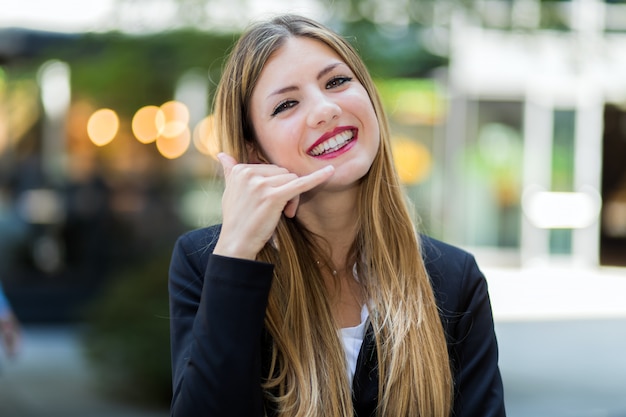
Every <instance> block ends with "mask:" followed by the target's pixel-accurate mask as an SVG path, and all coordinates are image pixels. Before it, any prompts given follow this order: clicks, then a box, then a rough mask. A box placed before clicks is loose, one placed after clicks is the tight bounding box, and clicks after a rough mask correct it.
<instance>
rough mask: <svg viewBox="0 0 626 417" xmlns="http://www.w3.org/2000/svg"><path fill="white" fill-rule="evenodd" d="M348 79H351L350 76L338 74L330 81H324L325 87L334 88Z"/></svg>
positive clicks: (348, 80)
mask: <svg viewBox="0 0 626 417" xmlns="http://www.w3.org/2000/svg"><path fill="white" fill-rule="evenodd" d="M350 81H352V77H348V76H344V75H339V76H337V77H333V78H331V79H330V81H328V83H326V89H327V90H329V89H331V88H336V87H339V86H341V85H343V84H345V83H347V82H350Z"/></svg>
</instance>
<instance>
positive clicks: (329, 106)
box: [307, 92, 341, 127]
mask: <svg viewBox="0 0 626 417" xmlns="http://www.w3.org/2000/svg"><path fill="white" fill-rule="evenodd" d="M340 115H341V107H340V106H339V105H338V104H337V103H336V102H335V101H333V100H332V99H331V98H330V97H327V96H326V95H325V94H323V93H321V92H320V94H317V95H316V96H315V97H314V98H313V99H312V105H311V110H310V112H309V115H308V117H307V123H308V124H309V126H311V127H318V126H321V125H325V124H327V123H329V122H330V121H332V120H334V119H337V118H339V116H340Z"/></svg>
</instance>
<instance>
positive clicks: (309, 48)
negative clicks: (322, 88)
mask: <svg viewBox="0 0 626 417" xmlns="http://www.w3.org/2000/svg"><path fill="white" fill-rule="evenodd" d="M331 61H332V62H344V61H343V59H341V57H340V56H339V54H337V52H335V50H333V49H332V48H331V47H329V46H328V45H326V44H325V43H323V42H321V41H318V40H316V39H311V38H306V37H289V38H287V39H286V41H285V43H284V44H283V45H281V46H280V47H279V48H278V49H277V50H276V51H275V52H274V53H273V54H272V55H271V56H270V58H269V59H268V60H267V62H266V63H265V65H264V67H263V70H262V71H261V78H263V77H264V76H265V75H266V74H268V73H271V74H273V75H275V76H276V77H275V78H278V79H280V77H281V76H282V77H285V76H288V74H293V75H298V74H301V75H304V73H306V72H307V70H308V71H311V72H315V71H319V66H320V65H327V64H329V63H330V62H331Z"/></svg>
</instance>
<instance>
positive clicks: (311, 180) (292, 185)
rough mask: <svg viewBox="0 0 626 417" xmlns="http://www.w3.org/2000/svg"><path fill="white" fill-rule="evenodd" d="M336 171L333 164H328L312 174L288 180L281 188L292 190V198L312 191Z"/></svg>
mask: <svg viewBox="0 0 626 417" xmlns="http://www.w3.org/2000/svg"><path fill="white" fill-rule="evenodd" d="M334 172H335V167H334V166H332V165H327V166H325V167H324V168H320V169H318V170H317V171H313V172H312V173H310V174H307V175H303V176H301V177H298V178H296V179H295V180H293V181H290V182H288V183H287V184H285V185H284V186H282V187H281V188H284V189H285V191H288V192H290V194H291V196H290V197H289V198H290V199H291V198H293V197H294V196H296V195H299V194H302V193H305V192H307V191H310V190H312V189H313V188H315V187H317V186H318V185H320V184H322V183H323V182H325V181H326V180H328V179H329V178H330V177H331V176H332V175H333V173H334Z"/></svg>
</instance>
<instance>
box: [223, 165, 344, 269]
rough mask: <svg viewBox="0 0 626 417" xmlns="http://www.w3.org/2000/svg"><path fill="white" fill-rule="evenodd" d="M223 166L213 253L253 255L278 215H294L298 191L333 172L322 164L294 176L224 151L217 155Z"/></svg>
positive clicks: (272, 166)
mask: <svg viewBox="0 0 626 417" xmlns="http://www.w3.org/2000/svg"><path fill="white" fill-rule="evenodd" d="M218 159H219V161H220V162H221V164H222V167H223V168H224V178H225V185H226V187H225V190H224V195H223V196H222V232H221V234H220V237H219V240H218V241H217V244H216V246H215V250H214V251H213V253H215V254H217V255H222V256H230V257H235V258H244V259H255V258H256V255H257V254H258V253H259V251H260V250H261V249H262V248H263V246H264V245H265V243H266V242H267V241H268V240H269V239H270V238H271V237H272V235H273V233H274V230H275V229H276V225H277V224H278V221H279V219H280V216H281V215H282V214H283V213H284V214H285V216H287V217H294V216H295V215H296V211H297V209H298V203H299V199H300V194H302V193H304V192H307V191H309V190H311V189H313V188H315V187H317V186H318V185H320V184H322V183H323V182H325V181H327V180H328V179H329V178H330V177H331V176H332V175H333V173H334V168H333V167H332V166H330V165H329V166H326V167H324V168H321V169H319V170H317V171H314V172H312V173H310V174H308V175H304V176H302V177H298V176H297V175H296V174H293V173H291V172H289V171H288V170H287V169H285V168H281V167H279V166H276V165H271V164H239V163H237V161H236V160H235V159H234V158H233V157H231V156H230V155H227V154H225V153H221V154H219V155H218Z"/></svg>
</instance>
